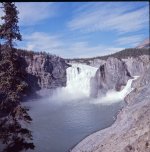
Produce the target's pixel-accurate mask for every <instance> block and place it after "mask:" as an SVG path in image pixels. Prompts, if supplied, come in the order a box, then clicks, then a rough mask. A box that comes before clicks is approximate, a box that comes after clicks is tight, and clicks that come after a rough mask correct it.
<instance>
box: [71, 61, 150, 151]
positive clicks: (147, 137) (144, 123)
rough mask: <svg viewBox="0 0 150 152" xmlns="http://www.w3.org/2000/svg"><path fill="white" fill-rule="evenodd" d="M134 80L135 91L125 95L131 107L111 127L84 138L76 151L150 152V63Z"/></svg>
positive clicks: (119, 115)
mask: <svg viewBox="0 0 150 152" xmlns="http://www.w3.org/2000/svg"><path fill="white" fill-rule="evenodd" d="M146 67H147V68H146V69H145V71H144V72H143V74H141V76H140V77H139V78H138V79H137V80H135V81H134V83H133V87H134V90H133V91H132V92H131V93H130V94H129V95H127V97H126V98H125V100H126V102H127V104H128V105H127V106H126V107H125V108H123V109H122V111H121V112H120V113H119V114H118V116H117V120H116V122H115V123H114V124H113V125H112V126H111V127H109V128H106V129H104V130H101V131H98V132H96V133H94V134H92V135H90V136H88V137H87V138H85V139H84V140H83V141H81V142H80V143H79V144H78V145H77V146H76V147H75V148H73V149H72V152H83V151H86V152H100V151H102V152H110V151H111V152H129V151H130V152H136V151H137V152H149V151H150V117H149V116H150V62H149V63H148V65H147V66H146Z"/></svg>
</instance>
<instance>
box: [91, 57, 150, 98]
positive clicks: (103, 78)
mask: <svg viewBox="0 0 150 152" xmlns="http://www.w3.org/2000/svg"><path fill="white" fill-rule="evenodd" d="M98 63H100V65H99V68H98V70H97V72H96V75H95V77H94V78H92V79H91V96H93V97H98V96H103V95H105V94H106V92H107V91H108V90H116V91H120V90H121V89H122V88H123V87H124V86H125V85H126V83H127V81H128V80H129V79H131V78H132V77H133V76H141V75H142V74H143V73H144V71H145V70H146V69H147V68H148V65H149V64H150V63H149V55H141V56H138V57H135V58H133V57H128V58H126V59H118V58H114V57H109V58H108V59H107V60H105V61H103V62H102V61H101V60H100V61H99V62H98V61H96V62H95V63H94V60H93V63H92V65H96V64H98Z"/></svg>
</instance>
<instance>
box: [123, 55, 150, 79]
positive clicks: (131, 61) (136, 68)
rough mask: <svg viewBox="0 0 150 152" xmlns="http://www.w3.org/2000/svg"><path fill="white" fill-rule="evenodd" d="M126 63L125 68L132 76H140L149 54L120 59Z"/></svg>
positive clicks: (146, 64) (149, 57)
mask: <svg viewBox="0 0 150 152" xmlns="http://www.w3.org/2000/svg"><path fill="white" fill-rule="evenodd" d="M122 61H124V62H125V63H126V65H127V69H128V71H129V72H130V74H131V75H132V76H140V75H142V74H143V72H144V71H145V69H146V68H147V66H148V64H149V61H150V56H149V55H141V56H139V57H135V58H133V57H132V58H127V59H122Z"/></svg>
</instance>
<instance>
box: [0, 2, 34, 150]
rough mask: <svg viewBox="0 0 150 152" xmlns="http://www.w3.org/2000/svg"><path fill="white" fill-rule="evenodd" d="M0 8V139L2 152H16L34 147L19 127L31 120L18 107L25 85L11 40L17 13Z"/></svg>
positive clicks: (15, 35)
mask: <svg viewBox="0 0 150 152" xmlns="http://www.w3.org/2000/svg"><path fill="white" fill-rule="evenodd" d="M2 6H3V10H4V14H5V15H4V16H3V17H2V20H4V23H3V24H2V25H1V26H0V38H1V39H2V40H3V41H4V44H3V45H2V47H0V55H1V57H0V139H1V140H2V142H3V144H6V147H5V149H4V152H20V151H22V150H26V149H29V148H30V149H33V148H34V145H33V143H32V142H30V141H31V140H32V135H31V131H29V130H28V129H26V128H23V126H22V124H24V123H30V122H31V120H32V119H31V117H30V116H29V115H28V113H27V109H25V108H24V107H22V106H21V104H20V101H21V99H22V96H23V95H24V94H25V92H26V90H27V89H28V84H27V83H26V82H25V81H24V77H25V69H22V68H21V67H20V63H19V57H18V56H17V55H16V54H15V49H14V48H13V42H14V40H21V35H20V33H19V27H18V26H17V23H18V11H17V8H16V6H15V4H14V3H13V2H3V3H2ZM27 140H28V141H27Z"/></svg>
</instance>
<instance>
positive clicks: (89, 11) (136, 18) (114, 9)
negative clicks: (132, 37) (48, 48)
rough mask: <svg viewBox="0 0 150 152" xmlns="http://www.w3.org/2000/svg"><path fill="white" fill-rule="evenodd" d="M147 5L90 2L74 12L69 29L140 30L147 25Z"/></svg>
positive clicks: (91, 30)
mask: <svg viewBox="0 0 150 152" xmlns="http://www.w3.org/2000/svg"><path fill="white" fill-rule="evenodd" d="M148 12H149V7H148V5H145V6H143V7H142V8H138V9H135V5H133V4H132V3H131V4H130V5H129V4H127V3H123V2H122V3H121V2H120V3H112V2H107V3H91V5H90V4H88V5H86V6H84V5H82V6H81V8H78V9H77V10H76V11H75V12H74V17H73V18H72V20H70V21H69V23H68V27H69V28H70V29H71V30H80V31H82V32H96V31H116V32H118V33H119V34H123V33H127V32H134V31H138V30H141V29H143V28H145V27H148V25H149V16H148V14H149V13H148Z"/></svg>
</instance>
